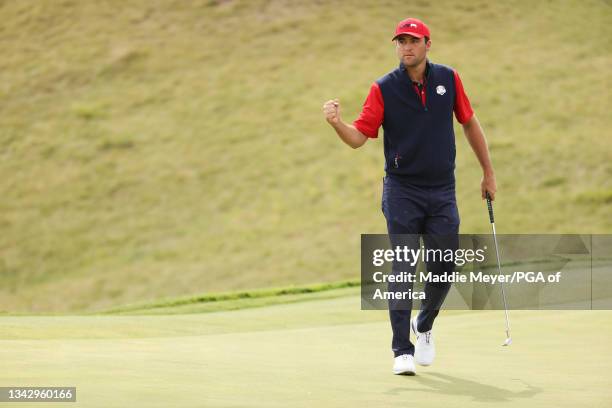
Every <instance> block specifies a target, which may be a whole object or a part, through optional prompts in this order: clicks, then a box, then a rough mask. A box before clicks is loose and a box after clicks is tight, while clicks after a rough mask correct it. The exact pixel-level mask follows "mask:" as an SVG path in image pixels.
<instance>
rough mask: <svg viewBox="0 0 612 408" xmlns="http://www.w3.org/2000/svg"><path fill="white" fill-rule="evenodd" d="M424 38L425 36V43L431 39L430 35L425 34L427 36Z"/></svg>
mask: <svg viewBox="0 0 612 408" xmlns="http://www.w3.org/2000/svg"><path fill="white" fill-rule="evenodd" d="M423 38H425V44H427V42H428V41H429V37H428V36H425V37H423Z"/></svg>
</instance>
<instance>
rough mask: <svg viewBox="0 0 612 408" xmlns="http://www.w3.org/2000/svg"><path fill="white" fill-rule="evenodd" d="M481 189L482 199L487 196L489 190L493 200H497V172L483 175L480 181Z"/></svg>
mask: <svg viewBox="0 0 612 408" xmlns="http://www.w3.org/2000/svg"><path fill="white" fill-rule="evenodd" d="M480 191H481V193H482V199H483V200H484V199H485V198H487V191H488V192H489V195H490V196H491V201H493V200H495V192H496V191H497V183H495V174H494V173H489V174H485V175H484V176H482V182H481V183H480Z"/></svg>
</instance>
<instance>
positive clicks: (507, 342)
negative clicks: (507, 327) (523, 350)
mask: <svg viewBox="0 0 612 408" xmlns="http://www.w3.org/2000/svg"><path fill="white" fill-rule="evenodd" d="M511 344H512V337H507V338H506V341H504V344H502V346H509V345H511Z"/></svg>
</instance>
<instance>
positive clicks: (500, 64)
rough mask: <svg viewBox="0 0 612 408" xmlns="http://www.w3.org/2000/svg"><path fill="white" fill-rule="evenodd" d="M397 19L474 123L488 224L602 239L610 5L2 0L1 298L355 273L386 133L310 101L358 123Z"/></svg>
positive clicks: (377, 215) (95, 297)
mask: <svg viewBox="0 0 612 408" xmlns="http://www.w3.org/2000/svg"><path fill="white" fill-rule="evenodd" d="M126 3H127V4H126ZM407 15H414V16H419V17H421V18H423V19H424V20H425V21H427V22H428V24H429V25H430V28H431V30H432V42H433V48H432V52H431V54H430V57H431V59H432V60H433V61H436V62H442V63H445V64H448V65H452V66H454V67H456V68H457V69H458V70H459V72H460V73H461V76H462V79H463V82H464V85H465V87H466V89H467V92H468V95H469V96H470V98H471V101H472V104H473V106H474V107H475V110H476V112H477V114H478V116H479V118H480V120H481V122H482V123H483V125H484V128H485V131H486V133H487V136H488V138H489V140H490V144H491V150H492V154H493V160H494V164H495V166H496V170H497V178H498V184H499V194H498V200H497V202H496V213H497V224H498V232H505V233H528V232H581V233H606V232H610V231H612V181H611V180H612V177H611V176H612V163H611V160H610V159H611V158H612V149H611V148H610V144H609V139H610V131H609V127H608V126H609V123H608V118H609V111H610V108H611V104H610V96H611V95H610V89H611V85H612V81H611V76H610V73H609V67H610V65H611V63H612V57H611V53H610V51H611V48H612V46H611V43H610V39H611V38H612V28H611V27H612V8H611V7H610V5H609V4H608V3H606V2H603V1H573V2H572V1H550V2H536V3H535V4H534V3H533V2H527V1H510V2H487V1H469V2H467V3H466V2H462V3H461V4H457V2H454V1H436V2H435V4H427V3H415V4H411V5H409V4H407V3H406V2H400V1H384V2H382V1H369V0H368V1H365V0H364V1H331V2H321V1H316V2H315V1H309V2H305V1H263V0H257V1H232V0H225V1H222V0H218V1H213V0H205V1H193V2H186V1H151V0H138V1H136V0H134V1H129V2H122V1H105V2H99V1H76V0H74V1H70V0H63V1H50V0H49V1H34V0H31V1H30V0H22V1H12V2H10V1H0V21H2V24H0V47H1V49H2V58H0V197H1V198H0V231H1V234H0V310H6V311H66V310H98V309H104V308H109V307H112V306H116V305H121V304H124V303H130V302H142V301H149V300H154V299H157V298H159V297H169V296H174V295H188V294H194V293H209V292H217V291H228V290H241V289H247V288H264V287H270V286H282V285H287V284H304V283H311V282H323V281H337V280H342V279H355V278H357V277H358V272H359V269H358V268H359V256H358V251H359V235H360V234H361V233H376V232H384V231H385V229H384V220H383V217H382V214H381V212H380V191H381V183H380V180H381V177H382V175H383V170H382V166H383V160H382V140H376V141H370V142H368V143H367V144H366V145H365V146H364V147H363V148H361V149H358V150H352V149H350V148H348V147H346V146H344V145H342V144H341V143H340V142H339V140H338V139H337V137H336V136H335V135H334V133H333V131H332V130H331V129H330V128H329V127H328V126H327V125H326V124H325V123H324V121H323V118H322V114H321V112H320V108H321V105H322V103H323V102H324V101H325V100H326V99H329V98H332V97H338V98H340V99H341V101H342V103H343V113H344V118H345V119H346V120H352V118H354V117H355V116H356V114H357V113H358V112H359V108H360V106H361V104H362V102H363V99H364V98H365V96H366V93H367V91H368V88H369V85H370V83H371V82H372V81H373V80H374V79H376V78H377V77H379V76H381V75H382V74H384V73H385V72H387V71H389V70H391V69H393V68H394V67H395V66H396V64H397V62H396V59H395V54H394V49H393V45H392V43H391V42H390V41H389V40H390V37H391V33H392V31H393V28H394V25H395V24H396V22H397V21H398V20H399V19H401V18H402V17H404V16H407ZM457 132H458V161H457V177H458V196H459V204H460V211H461V218H462V230H463V231H464V232H486V231H488V223H487V216H486V210H485V207H484V205H483V203H482V202H481V200H480V198H479V178H480V176H479V168H478V165H477V163H476V160H475V158H474V156H473V154H471V152H470V150H469V146H468V145H467V143H466V142H465V140H464V138H463V136H462V134H461V132H460V129H459V128H458V129H457Z"/></svg>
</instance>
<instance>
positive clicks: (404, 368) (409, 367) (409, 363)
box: [393, 354, 415, 375]
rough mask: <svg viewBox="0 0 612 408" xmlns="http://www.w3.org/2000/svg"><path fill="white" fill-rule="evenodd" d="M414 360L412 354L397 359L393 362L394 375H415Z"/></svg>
mask: <svg viewBox="0 0 612 408" xmlns="http://www.w3.org/2000/svg"><path fill="white" fill-rule="evenodd" d="M414 371H415V370H414V359H413V357H412V356H411V355H410V354H402V355H401V356H397V357H395V361H394V362H393V374H397V375H414Z"/></svg>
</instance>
